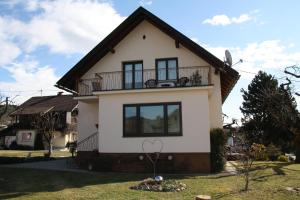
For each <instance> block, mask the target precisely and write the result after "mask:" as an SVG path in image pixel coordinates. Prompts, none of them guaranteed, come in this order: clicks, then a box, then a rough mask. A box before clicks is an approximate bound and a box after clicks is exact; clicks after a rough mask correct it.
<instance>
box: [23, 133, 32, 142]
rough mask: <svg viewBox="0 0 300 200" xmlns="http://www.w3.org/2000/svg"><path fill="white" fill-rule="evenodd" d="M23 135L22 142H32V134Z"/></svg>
mask: <svg viewBox="0 0 300 200" xmlns="http://www.w3.org/2000/svg"><path fill="white" fill-rule="evenodd" d="M21 134H22V139H21V140H22V142H27V141H30V140H31V138H32V133H31V132H24V133H21Z"/></svg>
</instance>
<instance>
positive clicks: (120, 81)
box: [78, 66, 210, 96]
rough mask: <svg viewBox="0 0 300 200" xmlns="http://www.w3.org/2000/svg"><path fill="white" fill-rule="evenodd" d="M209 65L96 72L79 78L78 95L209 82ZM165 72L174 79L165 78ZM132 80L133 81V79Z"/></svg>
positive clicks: (202, 84)
mask: <svg viewBox="0 0 300 200" xmlns="http://www.w3.org/2000/svg"><path fill="white" fill-rule="evenodd" d="M209 69H210V68H209V66H193V67H178V69H177V70H176V69H168V70H166V69H159V70H158V71H156V70H155V69H144V70H136V71H134V72H133V73H132V71H126V72H122V71H116V72H102V73H97V74H96V76H95V77H96V78H92V79H81V80H80V81H79V83H78V93H79V95H80V96H87V95H92V93H93V92H94V91H112V90H128V89H145V88H147V89H148V88H152V89H153V88H166V87H169V88H170V87H196V86H205V85H209V84H210V78H209ZM166 74H169V78H170V77H172V78H173V77H177V78H175V79H168V80H165V77H167V76H166ZM133 80H134V81H133Z"/></svg>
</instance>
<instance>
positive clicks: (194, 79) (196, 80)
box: [190, 70, 202, 86]
mask: <svg viewBox="0 0 300 200" xmlns="http://www.w3.org/2000/svg"><path fill="white" fill-rule="evenodd" d="M190 80H191V85H192V86H199V85H201V82H202V76H201V75H200V73H199V70H197V71H195V72H193V74H192V76H191V78H190Z"/></svg>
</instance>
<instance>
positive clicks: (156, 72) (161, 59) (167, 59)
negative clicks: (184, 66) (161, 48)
mask: <svg viewBox="0 0 300 200" xmlns="http://www.w3.org/2000/svg"><path fill="white" fill-rule="evenodd" d="M169 60H175V61H176V80H178V78H179V71H178V58H177V57H173V58H156V59H155V78H156V80H157V81H161V82H162V81H174V80H175V79H169V73H168V72H169V65H168V61H169ZM159 61H165V62H166V80H158V62H159Z"/></svg>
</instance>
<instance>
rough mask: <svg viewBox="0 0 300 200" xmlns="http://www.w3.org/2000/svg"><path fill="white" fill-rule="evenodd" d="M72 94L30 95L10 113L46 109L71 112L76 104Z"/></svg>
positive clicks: (31, 112) (34, 112)
mask: <svg viewBox="0 0 300 200" xmlns="http://www.w3.org/2000/svg"><path fill="white" fill-rule="evenodd" d="M73 98H74V96H73V95H55V96H41V97H31V98H30V99H28V100H27V101H25V102H24V103H23V104H21V105H20V106H19V107H18V108H17V109H16V110H15V111H14V112H12V113H11V114H10V115H11V116H14V115H31V114H38V113H41V112H48V111H59V112H71V111H72V110H73V109H74V108H75V107H76V106H77V100H74V99H73Z"/></svg>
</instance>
